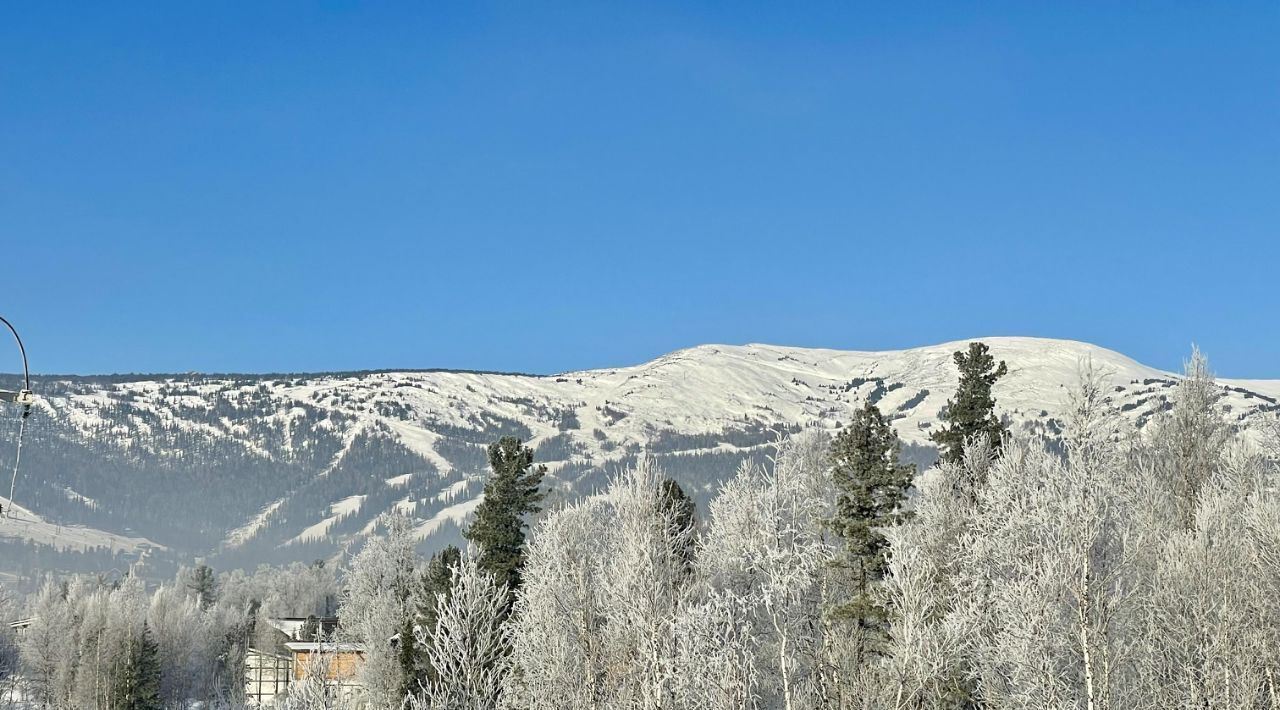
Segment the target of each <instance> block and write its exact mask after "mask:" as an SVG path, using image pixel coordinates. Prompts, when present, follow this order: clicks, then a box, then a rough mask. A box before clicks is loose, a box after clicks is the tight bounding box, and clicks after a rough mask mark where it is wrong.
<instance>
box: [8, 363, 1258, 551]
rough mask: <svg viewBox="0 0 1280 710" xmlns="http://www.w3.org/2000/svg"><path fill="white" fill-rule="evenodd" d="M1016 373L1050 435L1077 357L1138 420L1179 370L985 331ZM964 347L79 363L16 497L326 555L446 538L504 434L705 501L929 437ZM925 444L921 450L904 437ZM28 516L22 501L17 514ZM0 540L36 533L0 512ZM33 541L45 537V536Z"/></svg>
mask: <svg viewBox="0 0 1280 710" xmlns="http://www.w3.org/2000/svg"><path fill="white" fill-rule="evenodd" d="M983 340H984V342H986V343H988V344H989V345H990V346H991V348H992V352H993V354H994V355H995V356H996V357H997V358H999V359H1003V360H1005V361H1007V363H1008V365H1009V368H1010V373H1009V375H1008V376H1007V377H1006V378H1005V379H1003V380H1001V381H1000V383H999V384H998V385H997V388H996V396H997V399H998V407H999V409H1000V411H1001V412H1002V413H1003V414H1004V415H1005V416H1007V417H1008V418H1009V419H1010V420H1011V421H1012V422H1013V423H1014V424H1015V425H1016V426H1023V427H1031V428H1034V429H1037V430H1040V431H1046V432H1050V433H1052V432H1053V431H1055V430H1056V429H1057V425H1058V421H1057V419H1058V418H1059V416H1060V413H1061V411H1062V404H1063V399H1064V396H1065V393H1066V391H1067V388H1068V387H1070V386H1071V385H1072V384H1073V383H1074V382H1075V380H1076V375H1077V368H1078V366H1079V363H1080V362H1081V361H1082V360H1083V359H1085V358H1091V359H1092V361H1093V364H1094V365H1095V367H1098V368H1101V369H1103V370H1105V371H1107V372H1109V373H1110V376H1111V379H1112V385H1113V398H1114V400H1115V402H1116V404H1117V405H1118V406H1119V407H1120V408H1121V409H1122V410H1123V411H1124V412H1125V413H1126V415H1127V416H1129V417H1131V418H1132V419H1133V420H1134V421H1135V422H1136V423H1138V424H1139V425H1142V424H1145V423H1146V422H1147V421H1148V420H1149V419H1150V418H1151V417H1152V415H1154V414H1156V413H1157V412H1159V411H1161V410H1162V409H1163V408H1165V407H1167V406H1168V397H1169V394H1170V391H1171V389H1172V387H1173V386H1174V383H1175V382H1176V376H1175V375H1173V374H1171V373H1168V372H1162V371H1159V370H1155V369H1152V368H1149V367H1146V366H1143V365H1141V364H1139V363H1137V362H1134V361H1133V360H1131V359H1129V358H1127V357H1124V356H1123V355H1120V354H1118V353H1115V352H1112V351H1108V350H1105V349H1102V348H1098V347H1095V346H1092V345H1088V344H1085V343H1078V342H1071V341H1061V340H1047V339H1037V338H985V339H983ZM965 345H966V343H964V342H956V343H945V344H942V345H936V346H931V347H923V348H913V349H910V350H900V351H891V352H850V351H836V350H816V349H805V348H792V347H779V346H771V345H743V346H728V345H704V346H700V347H695V348H690V349H687V350H681V351H677V352H674V353H671V354H669V355H666V356H663V357H661V358H658V359H656V360H654V361H652V362H648V363H644V364H641V365H636V366H632V367H624V368H617V369H605V370H590V371H582V372H569V373H564V374H560V375H553V376H526V375H506V374H484V373H465V372H377V373H357V374H349V375H288V376H211V377H206V376H201V375H187V376H172V377H161V378H129V377H118V378H80V379H72V380H58V381H45V382H42V383H41V394H42V395H43V396H44V402H43V404H42V407H41V411H40V413H39V416H38V417H36V418H34V419H33V425H32V429H33V430H34V433H33V440H32V441H29V442H28V445H29V447H30V448H29V449H28V452H29V453H28V454H27V455H28V456H29V457H30V458H29V461H30V462H31V464H30V467H29V468H28V469H27V471H26V472H25V473H24V479H23V480H22V481H21V482H20V486H19V495H18V496H17V498H18V502H19V503H22V504H25V505H28V506H30V508H31V509H32V510H34V511H36V512H37V513H39V515H40V516H42V519H46V520H55V519H56V520H58V521H59V522H61V523H64V524H67V523H75V524H83V525H87V526H93V527H97V528H101V529H103V530H110V531H117V532H120V533H123V532H124V531H126V530H128V531H129V532H128V535H129V536H130V537H134V536H137V537H145V538H149V539H150V540H155V541H157V542H158V543H160V544H163V545H168V546H170V547H174V548H175V549H179V550H185V551H186V552H188V553H191V554H209V553H219V554H221V555H223V556H224V557H225V559H227V560H228V563H234V564H249V563H252V562H254V561H257V560H278V559H285V558H290V557H294V558H310V557H316V556H323V555H326V554H329V553H331V552H332V551H333V550H335V549H337V547H338V546H340V545H341V544H343V543H344V542H347V541H350V540H353V539H358V538H359V537H360V536H361V535H362V534H365V533H367V531H368V530H370V529H371V524H372V521H373V520H374V518H375V517H376V516H377V514H378V513H381V512H384V511H386V510H391V509H395V510H399V511H402V512H405V513H407V514H410V515H412V516H413V517H414V518H415V519H416V520H417V521H418V528H417V529H418V531H419V534H420V536H422V537H423V538H424V540H426V541H427V543H428V544H432V545H434V544H444V543H445V542H448V541H454V540H456V538H457V535H458V532H459V525H460V524H461V523H463V521H464V520H465V518H466V516H467V515H469V514H470V512H471V511H472V510H473V508H474V507H475V504H476V503H477V502H478V496H479V495H480V490H481V487H482V484H483V476H484V473H485V469H486V466H485V460H484V447H485V445H486V444H487V443H489V442H491V441H493V440H494V439H496V438H497V437H499V436H501V435H504V434H511V435H515V436H519V437H521V438H522V439H524V440H525V441H526V442H528V443H530V445H532V446H534V447H535V449H536V451H537V458H538V460H540V461H543V462H545V463H547V465H548V466H549V469H550V471H551V473H552V481H551V482H552V483H553V484H554V486H555V487H556V496H558V497H560V498H566V497H572V496H575V495H579V494H582V493H584V492H588V491H590V490H593V489H594V488H595V487H597V486H599V485H600V484H601V483H602V482H603V480H604V478H605V476H606V475H607V473H608V472H609V471H611V470H614V469H616V467H617V466H618V465H620V464H621V463H624V462H625V461H627V460H629V459H632V458H634V457H635V456H638V455H641V454H645V453H647V454H651V455H655V456H656V457H658V459H659V460H660V462H661V463H662V464H663V465H664V466H665V467H666V468H667V470H668V471H669V472H670V473H671V474H672V475H673V476H674V477H676V478H677V479H680V480H682V481H683V482H684V483H685V485H686V486H687V487H689V488H692V489H694V490H695V491H697V492H698V493H700V494H701V495H702V496H705V495H707V494H709V493H710V492H712V491H713V490H714V488H715V486H716V484H717V482H718V481H720V480H722V479H723V478H724V477H725V476H727V475H729V474H730V473H731V472H732V471H733V469H734V468H735V467H736V466H737V465H738V464H739V463H740V462H741V461H742V460H743V459H744V458H748V457H753V456H761V455H764V454H766V453H767V451H768V447H769V445H770V443H771V442H773V441H776V440H777V438H778V437H780V436H782V435H784V434H785V433H786V432H789V431H795V430H796V429H798V428H800V427H822V428H826V429H832V430H834V429H835V428H837V427H838V426H840V424H841V423H842V422H843V421H846V420H847V418H848V414H849V412H850V411H851V410H852V409H853V408H854V407H857V406H859V405H860V404H861V403H862V402H863V401H865V400H868V399H870V400H873V401H875V402H877V403H878V405H879V406H880V408H881V410H882V411H884V412H885V413H886V414H889V415H890V416H892V417H893V419H894V420H895V425H896V427H897V428H898V431H899V433H900V434H901V436H902V437H903V438H904V440H906V441H907V442H910V443H913V444H916V445H918V446H920V447H924V446H927V444H928V435H929V432H930V431H931V429H932V428H933V427H935V426H937V417H938V412H939V410H940V408H941V407H942V406H943V405H944V404H945V403H946V401H947V399H948V398H949V397H950V396H951V395H952V394H953V392H954V389H955V380H956V371H955V367H954V365H953V362H952V354H953V353H954V352H955V351H956V350H959V349H961V348H963V347H965ZM1221 384H1222V385H1223V387H1224V390H1225V397H1224V399H1223V401H1222V403H1223V406H1224V408H1225V410H1226V411H1227V412H1228V414H1229V416H1230V417H1231V418H1232V420H1233V421H1235V422H1236V423H1237V425H1238V426H1239V427H1241V428H1242V429H1246V430H1248V429H1249V428H1250V427H1251V424H1252V423H1253V422H1255V421H1257V420H1258V416H1259V414H1260V413H1263V412H1269V411H1274V410H1277V408H1278V407H1277V404H1278V402H1280V381H1256V380H1255V381H1239V382H1237V381H1230V380H1223V381H1221ZM909 453H910V454H911V455H913V456H915V457H917V458H918V459H920V460H923V459H927V458H928V457H929V451H928V450H927V449H924V448H920V449H913V450H912V451H910V452H909ZM33 516H34V514H33ZM5 535H9V536H19V537H27V538H30V539H33V540H35V539H36V537H35V535H34V533H30V532H24V531H23V530H22V529H20V528H18V527H17V526H14V525H9V524H7V523H4V522H0V537H3V536H5ZM40 541H41V542H43V540H40Z"/></svg>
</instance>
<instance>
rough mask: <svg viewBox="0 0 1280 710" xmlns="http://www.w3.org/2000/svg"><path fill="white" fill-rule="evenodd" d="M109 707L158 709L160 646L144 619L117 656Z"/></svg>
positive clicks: (124, 709)
mask: <svg viewBox="0 0 1280 710" xmlns="http://www.w3.org/2000/svg"><path fill="white" fill-rule="evenodd" d="M113 695H114V697H113V698H112V703H111V707H113V708H118V709H119V710H161V708H162V707H163V705H162V704H161V703H160V649H159V647H158V646H157V645H156V642H155V641H154V640H153V639H152V638H151V630H150V629H149V628H148V627H147V625H146V624H145V623H144V624H143V625H142V633H141V634H139V635H137V636H135V637H133V638H132V639H130V640H129V643H128V645H127V646H126V647H125V654H124V658H123V659H121V668H120V674H119V676H118V677H117V679H116V683H115V692H114V693H113Z"/></svg>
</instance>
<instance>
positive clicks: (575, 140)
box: [0, 2, 1280, 377]
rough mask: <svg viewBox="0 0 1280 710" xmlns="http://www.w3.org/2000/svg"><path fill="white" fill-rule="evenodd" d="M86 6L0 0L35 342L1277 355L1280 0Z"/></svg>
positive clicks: (186, 356) (150, 367)
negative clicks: (1003, 347)
mask: <svg viewBox="0 0 1280 710" xmlns="http://www.w3.org/2000/svg"><path fill="white" fill-rule="evenodd" d="M111 5H113V6H111V7H108V4H105V3H79V4H62V3H24V4H13V3H10V4H8V5H7V6H6V8H5V9H4V10H2V11H0V56H2V57H3V58H4V60H3V61H2V62H0V135H3V143H0V145H2V146H3V149H2V151H0V152H2V155H3V158H2V159H0V239H2V240H3V241H2V243H0V244H2V247H3V251H2V252H0V254H3V258H4V267H3V268H4V271H5V283H6V286H7V288H5V290H4V296H3V298H2V299H0V314H3V315H5V316H7V317H8V318H10V319H11V320H13V321H14V322H15V323H16V324H17V325H18V326H19V327H20V328H21V329H22V330H23V332H24V335H25V337H26V339H27V341H28V347H29V350H30V351H31V356H32V364H33V366H34V367H35V369H36V370H38V371H42V372H154V371H187V370H201V371H282V370H287V371H300V370H333V369H358V368H382V367H461V368H476V369H498V370H517V371H528V372H554V371H559V370H566V369H572V368H580V367H593V366H607V365H619V364H628V363H634V362H639V361H643V360H647V359H649V358H651V357H654V356H656V355H658V354H661V353H664V352H667V351H670V350H673V349H676V348H680V347H685V346H690V345H694V344H698V343H704V342H728V343H743V342H771V343H779V344H788V345H805V346H819V347H835V348H853V349H884V348H898V347H908V346H913V345H923V344H931V343H936V342H941V341H946V340H953V339H960V338H968V337H973V336H981V335H1036V336H1051V337H1062V338H1072V339H1079V340H1087V341H1091V342H1095V343H1098V344H1100V345H1103V346H1106V347H1110V348H1114V349H1117V350H1120V351H1123V352H1125V353H1126V354H1129V355H1131V356H1133V357H1135V358H1137V359H1139V360H1141V361H1144V362H1146V363H1148V364H1152V365H1156V366H1160V367H1166V368H1176V367H1178V366H1179V363H1180V362H1181V360H1182V359H1183V357H1184V356H1185V355H1186V353H1187V352H1188V351H1189V347H1190V343H1191V342H1192V341H1195V342H1197V343H1199V344H1200V345H1201V347H1202V348H1203V349H1204V350H1205V351H1206V352H1207V353H1208V354H1209V356H1210V358H1211V359H1212V360H1213V363H1214V367H1215V369H1216V370H1217V371H1218V372H1219V373H1220V374H1222V375H1227V376H1234V377H1280V357H1277V355H1278V354H1280V327H1277V325H1278V324H1280V315H1278V314H1280V288H1277V271H1278V267H1280V246H1278V245H1277V242H1278V241H1280V234H1278V232H1280V229H1278V226H1280V42H1277V41H1276V37H1277V36H1280V4H1276V3H1257V4H1249V3H1233V4H1230V5H1213V6H1210V5H1206V4H1203V3H1185V4H1179V3H1057V4H1055V6H1054V7H1049V6H1048V4H1046V3H1009V4H999V3H982V4H981V9H978V7H977V5H978V4H972V3H957V2H942V3H928V2H922V3H909V4H904V3H832V4H829V5H827V4H823V3H800V4H796V3H774V4H760V5H755V4H749V3H714V4H713V3H672V4H660V3H642V4H636V5H635V6H632V7H623V6H622V5H621V4H620V3H584V4H558V3H557V4H551V3H511V4H502V5H488V4H482V3H449V2H405V3H393V2H388V3H369V4H360V3H348V2H329V3H310V4H301V3H299V4H291V3H284V2H279V3H275V2H272V3H259V2H254V3H248V2H246V3H155V4H150V5H148V4H145V3H128V4H111ZM783 5H786V6H788V7H785V8H784V7H782V6H783ZM14 359H15V360H16V353H15V355H14ZM0 367H3V369H8V370H12V369H13V368H12V367H8V366H0Z"/></svg>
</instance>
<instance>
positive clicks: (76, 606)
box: [0, 343, 1280, 710]
mask: <svg viewBox="0 0 1280 710" xmlns="http://www.w3.org/2000/svg"><path fill="white" fill-rule="evenodd" d="M955 363H956V365H957V368H958V370H959V378H960V380H959V389H958V390H957V393H956V395H955V397H954V398H953V399H952V400H951V401H949V402H948V405H947V407H946V408H945V409H944V410H943V413H942V414H941V415H940V418H941V421H940V422H939V426H938V427H937V428H936V430H935V431H934V433H933V435H932V438H933V441H934V443H935V444H937V446H938V447H939V450H940V458H939V459H938V461H937V462H936V463H934V464H933V465H932V466H930V467H929V468H928V469H926V470H922V471H918V470H916V467H915V465H914V464H913V463H909V462H908V461H907V458H908V457H904V456H903V455H902V453H903V445H902V443H901V442H900V441H899V440H898V436H897V433H896V432H895V431H894V430H893V426H892V420H891V419H890V418H888V417H886V416H884V415H883V414H881V412H880V411H879V410H878V409H877V407H876V403H875V402H874V401H870V400H868V401H866V402H864V403H863V405H862V406H861V408H859V409H858V410H857V411H856V412H852V413H850V415H849V417H848V419H849V422H848V424H847V425H846V426H844V427H843V428H842V429H841V430H839V431H838V432H836V433H835V434H834V435H829V434H827V433H824V432H823V431H821V430H818V429H816V428H812V427H803V426H802V427H797V428H796V429H795V430H794V431H792V432H789V433H788V434H787V435H786V438H785V439H783V440H781V441H780V442H779V443H778V444H777V446H776V447H775V450H774V451H773V453H772V455H771V456H769V457H768V458H767V460H763V461H761V460H756V459H744V460H743V461H742V464H741V466H740V467H739V469H738V471H737V473H736V474H735V475H733V476H732V477H731V478H729V479H728V480H726V481H724V482H723V483H722V484H721V485H720V487H719V489H718V491H717V492H716V494H715V496H714V498H713V499H712V500H711V502H710V504H709V505H706V506H703V507H699V506H698V505H696V504H695V502H694V499H693V498H692V497H690V496H689V495H688V494H687V493H686V491H685V489H684V488H683V487H682V486H681V482H680V481H677V480H673V479H672V478H669V477H668V476H667V474H666V473H665V472H664V470H663V467H662V463H661V457H656V456H645V455H640V456H637V457H636V458H635V459H634V461H633V462H631V463H629V464H628V465H627V466H625V467H624V468H622V469H620V470H616V471H611V472H601V474H600V477H601V480H604V481H607V483H606V484H604V485H603V486H602V487H601V489H600V490H599V492H597V493H595V494H593V495H589V496H585V497H581V498H578V499H576V500H567V501H564V500H556V501H550V500H548V499H547V498H546V491H545V490H544V489H543V487H542V477H543V475H544V473H545V471H544V469H543V468H542V467H540V466H539V464H538V463H537V462H536V458H537V457H536V455H535V451H534V450H533V449H531V448H529V447H527V446H524V445H523V444H522V443H521V441H520V440H519V439H518V438H515V437H503V438H502V439H500V440H499V441H497V442H495V443H493V444H492V445H490V446H489V447H488V449H487V452H486V453H487V460H488V463H489V466H490V469H491V472H490V474H489V477H488V479H487V481H486V484H485V495H484V500H483V502H482V503H481V504H480V505H479V507H478V508H477V509H476V512H475V516H474V518H473V520H472V521H471V522H470V525H469V526H468V527H467V529H466V530H465V531H464V532H463V535H464V536H465V539H466V544H465V546H459V547H452V546H451V547H448V548H445V549H444V550H441V551H439V552H438V553H436V554H435V555H433V556H431V557H429V558H423V557H422V556H420V555H419V554H418V553H417V551H416V550H417V541H416V540H415V538H414V534H413V528H412V525H411V523H410V521H408V520H407V519H405V518H402V517H397V516H394V515H388V516H385V517H384V518H382V519H381V520H380V521H379V532H380V534H379V535H377V536H374V537H371V538H369V539H368V541H367V542H366V543H364V545H363V546H362V547H361V548H360V549H359V550H353V551H350V552H351V554H350V555H348V556H347V557H345V558H342V559H340V560H338V561H320V560H317V561H315V562H312V563H309V564H308V563H303V562H294V563H292V564H290V565H287V566H283V567H268V566H263V567H261V568H259V569H258V570H257V571H256V572H253V573H245V572H241V571H233V572H228V573H224V574H221V575H218V574H216V573H215V572H214V571H213V570H212V569H210V568H209V567H208V566H205V565H199V566H195V567H190V568H184V569H182V570H180V571H179V572H178V573H177V574H176V575H175V576H174V577H173V579H172V580H171V581H170V582H167V583H165V584H161V585H152V586H148V585H147V584H145V583H144V582H143V581H141V580H140V579H137V578H135V577H134V576H132V575H130V574H124V575H122V576H119V577H115V578H108V577H102V576H96V577H95V576H71V577H65V578H49V579H47V580H46V581H45V582H44V584H43V586H42V587H41V589H40V590H39V591H38V592H37V593H35V594H34V595H33V596H31V597H30V598H19V597H18V596H17V595H16V594H13V593H7V594H3V596H2V597H0V618H2V619H3V620H5V621H8V622H16V621H20V620H25V621H24V623H21V624H18V625H10V624H6V625H4V626H0V707H24V708H25V707H32V708H58V709H62V708H102V709H115V708H185V707H195V706H196V705H195V704H196V703H200V705H199V706H200V707H205V708H240V707H245V706H246V703H247V702H248V700H247V698H246V697H245V689H244V682H243V676H244V671H243V669H244V660H245V655H246V653H248V651H249V649H250V648H253V647H255V645H256V646H262V645H265V644H267V643H269V640H267V639H266V638H265V637H266V636H267V633H266V630H267V628H268V625H267V623H266V620H267V619H270V618H276V617H285V616H288V617H316V618H321V617H325V616H329V615H333V614H336V616H337V620H338V623H337V627H336V629H335V630H334V631H333V632H332V634H331V635H330V636H329V637H328V640H330V641H332V642H334V648H338V647H339V646H338V644H339V643H350V644H355V645H356V646H357V647H359V648H361V649H362V657H363V663H362V664H361V665H360V667H359V669H358V672H357V677H356V679H355V680H356V685H357V686H358V688H359V690H358V692H356V693H355V694H340V693H337V692H335V691H334V689H333V688H332V687H331V684H330V683H328V682H327V680H326V678H327V676H326V670H325V668H326V667H325V665H324V663H322V662H312V663H309V664H308V666H307V672H306V673H305V674H303V677H302V678H301V679H300V680H299V681H297V682H294V683H293V684H291V685H290V687H289V689H288V691H287V692H286V693H285V694H283V695H282V696H281V697H280V698H279V699H278V702H277V704H276V705H275V707H281V708H289V709H292V710H303V709H311V708H360V707H363V708H409V709H411V710H423V709H426V708H431V709H438V710H445V709H458V710H463V709H466V710H488V709H497V708H504V709H510V710H517V709H528V710H551V709H564V710H569V709H572V708H645V709H648V708H653V709H655V710H657V709H662V710H678V709H690V710H692V709H694V708H698V709H702V708H709V709H716V708H725V709H729V708H752V709H760V710H765V709H768V710H773V709H784V710H802V709H806V710H807V709H810V708H815V709H817V708H822V709H826V708H830V709H833V710H834V709H839V710H846V709H847V710H854V709H857V710H864V709H865V710H873V709H880V708H892V709H894V710H907V709H920V710H923V709H933V708H947V709H952V708H954V709H957V710H959V709H962V708H990V709H993V710H996V709H1006V708H1008V709H1014V708H1080V709H1084V710H1104V709H1116V710H1120V709H1128V708H1135V709H1147V708H1150V709H1157V708H1159V709H1163V708H1176V707H1195V708H1222V709H1224V710H1225V709H1238V708H1258V709H1262V708H1269V709H1272V710H1276V709H1280V678H1277V673H1278V672H1280V669H1278V668H1277V666H1280V488H1278V487H1277V477H1278V476H1280V413H1277V412H1272V413H1271V416H1270V418H1269V419H1268V420H1267V428H1268V430H1267V431H1261V432H1259V431H1256V430H1253V431H1248V432H1245V431H1241V430H1238V429H1236V428H1235V426H1234V423H1233V420H1232V419H1231V418H1230V417H1229V416H1228V415H1227V414H1226V413H1225V412H1224V411H1223V409H1222V407H1221V404H1220V401H1219V400H1220V398H1221V397H1222V395H1223V389H1222V387H1221V386H1220V385H1218V384H1216V383H1215V382H1214V379H1213V376H1212V374H1211V373H1210V370H1209V366H1208V363H1207V361H1206V359H1205V358H1204V357H1203V356H1202V355H1200V354H1199V353H1198V352H1195V353H1193V355H1192V357H1191V359H1190V360H1189V362H1188V363H1187V365H1186V371H1185V373H1184V376H1183V378H1182V379H1180V380H1179V381H1178V383H1177V384H1176V386H1175V387H1174V388H1173V392H1172V395H1171V398H1170V399H1171V402H1172V406H1170V407H1169V408H1168V409H1167V410H1166V411H1163V412H1161V413H1160V414H1159V415H1158V416H1157V417H1155V418H1154V419H1153V420H1152V421H1150V422H1148V423H1147V424H1146V425H1145V426H1143V427H1142V428H1141V429H1138V428H1137V427H1136V425H1135V424H1134V423H1133V422H1132V421H1131V420H1129V419H1126V418H1125V417H1123V416H1120V412H1119V411H1118V410H1117V408H1116V405H1115V403H1114V402H1113V401H1112V400H1111V399H1110V397H1109V393H1110V392H1111V390H1112V386H1111V384H1110V382H1109V379H1108V373H1107V372H1105V371H1099V370H1097V369H1095V368H1094V367H1093V365H1092V363H1091V362H1088V361H1082V362H1081V363H1080V368H1079V381H1078V382H1077V384H1076V385H1075V386H1074V388H1073V389H1072V390H1071V391H1069V392H1065V393H1064V397H1065V398H1066V405H1067V406H1066V408H1065V411H1066V412H1067V416H1066V417H1065V419H1064V421H1063V422H1062V425H1061V431H1058V432H1050V431H1027V430H1011V429H1010V428H1009V427H1008V426H1007V424H1006V422H1005V421H1003V420H1002V419H1001V417H1000V416H999V408H998V404H997V402H996V400H995V398H994V396H993V394H992V392H993V387H994V385H995V384H996V382H998V381H999V379H1000V378H1001V377H1002V376H1004V375H1005V374H1006V373H1007V367H1006V365H1005V363H1003V362H999V363H997V362H996V361H995V360H994V359H993V358H992V357H991V355H990V353H989V352H988V350H987V349H986V347H985V346H984V345H983V344H981V343H973V344H971V345H970V347H969V349H968V350H967V351H961V352H957V353H956V354H955ZM3 591H4V590H3V588H2V587H0V593H3ZM318 633H319V634H321V635H323V634H324V632H323V631H320V632H318ZM319 660H320V661H323V658H320V659H319Z"/></svg>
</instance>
